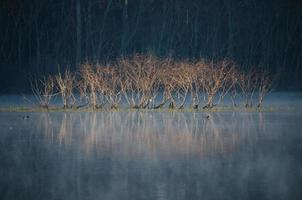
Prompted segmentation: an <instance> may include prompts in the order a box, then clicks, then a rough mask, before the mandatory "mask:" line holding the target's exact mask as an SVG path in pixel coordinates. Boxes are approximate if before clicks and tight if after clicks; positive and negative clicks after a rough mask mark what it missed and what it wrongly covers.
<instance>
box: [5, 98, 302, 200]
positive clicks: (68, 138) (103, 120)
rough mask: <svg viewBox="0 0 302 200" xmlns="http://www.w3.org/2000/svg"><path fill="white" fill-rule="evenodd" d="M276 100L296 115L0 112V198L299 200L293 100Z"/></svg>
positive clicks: (301, 167)
mask: <svg viewBox="0 0 302 200" xmlns="http://www.w3.org/2000/svg"><path fill="white" fill-rule="evenodd" d="M289 97H290V98H289ZM5 98H6V99H7V98H12V97H1V98H0V100H1V99H2V102H4V100H3V99H5ZM283 98H284V99H283V100H284V102H286V107H288V108H289V107H291V105H295V106H296V109H287V110H281V111H277V112H245V111H242V112H218V113H205V112H197V113H192V112H151V111H150V112H134V111H131V112H122V111H121V112H67V113H64V112H53V113H46V112H35V113H21V112H20V113H17V112H0V128H1V130H0V133H1V134H0V197H1V199H67V200H69V199H70V200H71V199H72V200H73V199H162V200H165V199H302V190H301V188H302V156H301V154H302V132H301V130H302V122H301V121H302V113H301V107H300V106H301V104H300V103H301V95H296V96H295V95H294V96H290V95H287V99H286V94H285V95H284V96H283ZM273 99H274V101H271V103H272V104H274V103H275V104H280V102H281V103H282V98H281V100H280V98H273ZM285 100H286V101H285ZM11 102H12V101H11ZM280 105H281V104H280ZM283 105H284V104H283ZM27 116H28V117H27Z"/></svg>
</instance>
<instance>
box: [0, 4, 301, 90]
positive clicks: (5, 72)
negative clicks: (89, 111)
mask: <svg viewBox="0 0 302 200" xmlns="http://www.w3.org/2000/svg"><path fill="white" fill-rule="evenodd" d="M301 11H302V9H301V3H300V1H298V0H288V1H286V0H266V1H263V0H245V1H242V0H232V1H228V0H190V1H187V0H64V1H63V0H1V1H0V61H1V63H0V65H1V71H0V74H1V75H0V76H1V79H0V80H1V90H7V88H9V87H10V88H11V87H13V86H15V87H20V86H24V83H25V82H26V81H27V80H26V78H27V76H26V75H28V74H32V73H38V74H41V73H43V74H45V73H54V72H57V71H58V65H60V66H61V67H60V69H61V70H63V68H64V67H66V66H69V67H70V68H71V69H75V68H76V65H77V64H79V63H80V62H85V61H87V60H89V61H97V60H108V59H109V60H111V59H115V58H116V57H118V56H120V55H129V54H133V53H146V52H152V53H153V54H155V55H157V56H160V57H166V56H172V57H178V58H190V59H194V58H200V57H203V58H210V59H216V58H217V59H219V58H224V57H228V58H230V59H232V60H235V61H236V62H237V63H239V65H240V66H241V67H243V68H248V67H250V66H264V67H266V68H270V69H271V70H274V71H276V72H277V74H278V75H280V77H282V78H281V79H280V80H281V85H282V84H283V85H287V84H288V83H289V82H291V83H292V84H296V85H297V83H301V73H302V67H301V65H302V16H301V13H302V12H301ZM299 81H300V82H299Z"/></svg>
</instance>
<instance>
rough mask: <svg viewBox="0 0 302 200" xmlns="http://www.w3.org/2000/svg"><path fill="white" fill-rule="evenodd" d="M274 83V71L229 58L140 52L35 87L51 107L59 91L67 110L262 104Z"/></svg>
mask: <svg viewBox="0 0 302 200" xmlns="http://www.w3.org/2000/svg"><path fill="white" fill-rule="evenodd" d="M272 82H273V81H272V78H271V76H270V75H269V74H268V73H266V72H264V71H260V72H257V71H256V70H250V71H245V72H242V71H240V70H239V68H238V67H237V65H236V64H235V63H234V62H232V61H230V60H227V59H224V60H222V61H217V62H214V61H205V60H198V61H195V62H192V61H186V60H182V61H177V60H174V59H171V58H165V59H159V58H157V57H154V56H151V55H134V56H132V57H127V58H124V57H123V58H120V59H118V60H117V61H115V62H112V63H109V64H90V63H85V64H82V65H81V66H80V68H79V70H78V71H77V72H71V71H69V70H66V71H65V72H64V73H63V74H61V73H59V74H57V75H55V76H49V77H47V78H43V79H39V80H35V81H33V84H32V90H33V92H34V95H35V96H36V97H37V98H38V101H39V103H40V105H41V106H42V107H45V108H48V107H49V105H50V102H51V99H52V98H53V97H55V96H58V95H59V96H60V97H61V100H62V104H63V107H64V108H80V107H90V108H93V109H102V108H112V109H116V108H119V107H129V108H137V109H147V108H149V109H158V108H170V109H182V108H184V107H185V106H187V107H191V108H193V109H198V108H203V109H206V108H213V107H215V106H217V105H219V104H220V103H221V102H222V101H223V99H224V98H225V97H226V96H228V97H229V99H231V102H232V105H233V106H234V107H237V106H240V105H241V106H244V107H253V106H257V107H261V106H262V104H263V100H264V98H265V96H266V95H267V94H268V92H269V91H270V90H271V88H272ZM255 95H258V98H257V97H256V96H255Z"/></svg>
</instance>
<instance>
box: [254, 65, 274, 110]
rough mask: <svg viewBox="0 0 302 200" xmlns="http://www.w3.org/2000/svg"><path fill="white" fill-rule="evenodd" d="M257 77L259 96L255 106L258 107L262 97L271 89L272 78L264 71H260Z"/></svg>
mask: <svg viewBox="0 0 302 200" xmlns="http://www.w3.org/2000/svg"><path fill="white" fill-rule="evenodd" d="M258 79H259V89H258V90H259V91H258V92H259V97H258V104H257V107H258V108H260V107H261V106H262V104H263V100H264V98H265V97H266V96H267V94H268V93H269V92H270V91H271V90H272V85H273V79H272V77H271V76H270V74H269V73H268V72H266V71H263V72H261V73H260V74H259V75H258Z"/></svg>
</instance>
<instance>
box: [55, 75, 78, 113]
mask: <svg viewBox="0 0 302 200" xmlns="http://www.w3.org/2000/svg"><path fill="white" fill-rule="evenodd" d="M75 80H76V77H75V75H74V74H73V73H72V72H70V70H68V69H66V70H65V72H64V74H63V75H62V74H61V73H60V72H59V73H58V74H57V75H56V76H55V83H56V86H57V87H58V89H59V92H60V95H61V98H62V101H63V108H68V107H72V106H74V105H75V102H76V98H75V96H74V94H73V90H74V87H75Z"/></svg>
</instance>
